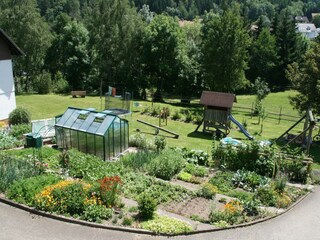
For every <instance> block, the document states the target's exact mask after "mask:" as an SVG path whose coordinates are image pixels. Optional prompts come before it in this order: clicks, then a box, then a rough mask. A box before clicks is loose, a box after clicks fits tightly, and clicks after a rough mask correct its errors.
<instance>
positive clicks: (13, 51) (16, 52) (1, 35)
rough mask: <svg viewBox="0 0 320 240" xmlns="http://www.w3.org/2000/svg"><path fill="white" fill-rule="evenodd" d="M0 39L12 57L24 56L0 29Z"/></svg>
mask: <svg viewBox="0 0 320 240" xmlns="http://www.w3.org/2000/svg"><path fill="white" fill-rule="evenodd" d="M0 38H1V39H3V41H4V42H5V43H6V44H7V45H8V47H9V49H10V52H11V54H12V55H16V56H19V55H24V53H23V52H22V50H21V49H20V48H19V47H18V46H17V44H15V43H14V42H13V41H12V40H11V38H10V37H9V36H8V35H7V34H6V33H5V32H4V31H3V30H2V29H1V28H0Z"/></svg>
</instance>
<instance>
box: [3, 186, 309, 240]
mask: <svg viewBox="0 0 320 240" xmlns="http://www.w3.org/2000/svg"><path fill="white" fill-rule="evenodd" d="M312 192H313V189H311V190H310V192H308V193H307V194H306V195H303V196H302V197H300V198H299V199H298V200H297V201H296V202H294V203H293V204H292V205H291V206H289V207H288V208H287V209H286V210H285V211H283V212H281V213H279V214H276V215H274V216H271V217H266V218H262V219H258V220H255V221H252V222H248V223H242V224H238V225H233V226H230V227H225V228H215V229H205V230H198V231H197V230H196V231H192V232H187V233H180V234H169V233H155V232H152V231H149V230H144V229H137V228H128V227H121V226H111V225H102V224H98V223H92V222H87V221H83V220H78V219H74V218H69V217H64V216H61V215H57V214H52V213H47V212H43V211H40V210H37V209H35V208H33V207H29V206H26V205H23V204H19V203H16V202H14V201H11V200H9V199H7V198H5V197H3V195H0V202H2V203H4V204H7V205H10V206H12V207H15V208H18V209H22V210H24V211H27V212H30V213H33V214H36V215H39V216H42V217H47V218H51V219H54V220H59V221H62V222H68V223H74V224H79V225H82V226H87V227H94V228H100V229H108V230H114V231H123V232H129V233H137V234H145V235H152V236H168V237H169V236H171V237H173V236H183V235H184V236H187V235H196V234H200V233H210V232H218V231H223V230H230V229H235V228H243V227H248V226H252V225H255V224H258V223H262V222H266V221H268V220H271V219H273V218H276V217H279V216H281V215H282V214H285V213H287V212H289V211H290V210H291V209H293V208H294V207H295V206H297V205H298V204H299V203H300V202H302V201H303V200H304V199H305V198H307V197H308V196H309V195H310V194H311V193H312Z"/></svg>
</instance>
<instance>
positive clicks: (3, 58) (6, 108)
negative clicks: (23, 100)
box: [0, 29, 23, 121]
mask: <svg viewBox="0 0 320 240" xmlns="http://www.w3.org/2000/svg"><path fill="white" fill-rule="evenodd" d="M22 54H23V52H22V51H21V50H20V49H19V47H18V46H17V45H16V44H15V43H14V42H13V41H12V40H11V39H10V38H9V37H8V35H7V34H6V33H5V32H4V31H3V30H2V29H0V121H4V120H6V119H8V117H9V113H10V112H11V111H12V110H14V109H15V108H16V97H15V88H14V81H13V72H12V56H14V55H16V56H18V55H22Z"/></svg>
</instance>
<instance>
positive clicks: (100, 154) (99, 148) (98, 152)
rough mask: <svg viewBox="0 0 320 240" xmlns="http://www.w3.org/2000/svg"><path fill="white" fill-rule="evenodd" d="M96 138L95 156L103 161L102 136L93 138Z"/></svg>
mask: <svg viewBox="0 0 320 240" xmlns="http://www.w3.org/2000/svg"><path fill="white" fill-rule="evenodd" d="M95 137H96V142H95V145H96V153H95V154H96V155H97V156H98V157H101V158H102V159H105V158H104V156H105V155H104V144H103V139H104V137H103V136H102V137H101V136H97V135H96V136H95Z"/></svg>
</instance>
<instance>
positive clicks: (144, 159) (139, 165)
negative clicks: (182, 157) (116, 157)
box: [121, 151, 158, 171]
mask: <svg viewBox="0 0 320 240" xmlns="http://www.w3.org/2000/svg"><path fill="white" fill-rule="evenodd" d="M157 155H158V154H157V153H155V152H152V151H138V152H137V153H129V154H126V155H125V156H123V157H122V158H121V163H122V164H123V165H124V166H125V167H129V168H131V169H133V170H141V171H144V170H145V169H146V167H147V165H148V164H149V163H150V162H151V160H152V159H154V158H156V157H157Z"/></svg>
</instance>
